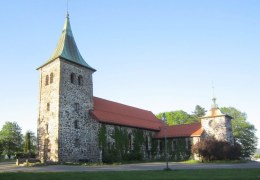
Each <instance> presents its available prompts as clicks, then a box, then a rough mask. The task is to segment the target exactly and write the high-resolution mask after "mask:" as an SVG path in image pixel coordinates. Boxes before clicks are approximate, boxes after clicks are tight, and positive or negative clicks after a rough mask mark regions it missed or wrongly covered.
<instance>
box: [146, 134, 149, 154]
mask: <svg viewBox="0 0 260 180" xmlns="http://www.w3.org/2000/svg"><path fill="white" fill-rule="evenodd" d="M148 148H149V141H148V136H146V137H145V150H147V151H148Z"/></svg>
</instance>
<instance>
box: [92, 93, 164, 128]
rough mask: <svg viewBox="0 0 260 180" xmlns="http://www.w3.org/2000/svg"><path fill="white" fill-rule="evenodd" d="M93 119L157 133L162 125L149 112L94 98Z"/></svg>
mask: <svg viewBox="0 0 260 180" xmlns="http://www.w3.org/2000/svg"><path fill="white" fill-rule="evenodd" d="M92 115H93V117H94V118H95V119H96V120H97V121H99V122H101V123H106V124H114V125H120V126H128V127H135V128H142V129H149V130H155V131H159V130H160V127H162V126H163V125H164V123H163V122H162V121H161V120H159V119H157V118H156V116H155V115H154V114H153V113H152V112H151V111H146V110H143V109H139V108H135V107H132V106H127V105H124V104H120V103H116V102H112V101H108V100H105V99H101V98H98V97H94V109H93V111H92Z"/></svg>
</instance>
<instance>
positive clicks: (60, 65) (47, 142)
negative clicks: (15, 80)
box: [37, 59, 99, 162]
mask: <svg viewBox="0 0 260 180" xmlns="http://www.w3.org/2000/svg"><path fill="white" fill-rule="evenodd" d="M39 71H40V97H39V118H38V131H37V133H38V149H39V158H40V159H41V160H44V161H46V160H47V161H54V162H58V161H78V160H80V159H81V160H88V161H98V160H99V150H98V142H97V132H98V126H99V125H98V122H96V121H95V120H93V119H92V117H90V115H89V111H90V110H92V109H93V83H92V73H93V71H92V70H89V69H87V68H84V67H82V66H78V65H75V64H73V63H69V62H68V61H63V60H62V59H56V60H55V61H53V62H51V63H49V64H47V65H46V66H44V67H42V68H41V69H40V70H39ZM51 73H52V74H53V81H52V83H51V81H50V75H51ZM72 73H73V74H74V76H75V78H74V81H73V82H71V74H72ZM47 75H48V76H49V82H48V84H46V76H47ZM79 77H80V83H79Z"/></svg>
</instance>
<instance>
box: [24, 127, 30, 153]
mask: <svg viewBox="0 0 260 180" xmlns="http://www.w3.org/2000/svg"><path fill="white" fill-rule="evenodd" d="M23 148H24V152H25V153H29V152H30V151H31V135H30V133H29V132H26V134H25V136H24V147H23Z"/></svg>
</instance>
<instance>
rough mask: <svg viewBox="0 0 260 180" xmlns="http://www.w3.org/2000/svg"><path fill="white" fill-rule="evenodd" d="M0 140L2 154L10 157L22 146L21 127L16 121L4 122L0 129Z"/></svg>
mask: <svg viewBox="0 0 260 180" xmlns="http://www.w3.org/2000/svg"><path fill="white" fill-rule="evenodd" d="M0 142H1V143H2V148H3V154H4V155H7V156H8V158H9V159H10V158H11V156H12V155H15V154H16V153H17V152H19V151H20V150H21V148H22V133H21V128H20V127H19V126H18V124H17V123H16V122H6V123H5V124H4V125H3V127H2V130H1V131H0Z"/></svg>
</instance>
